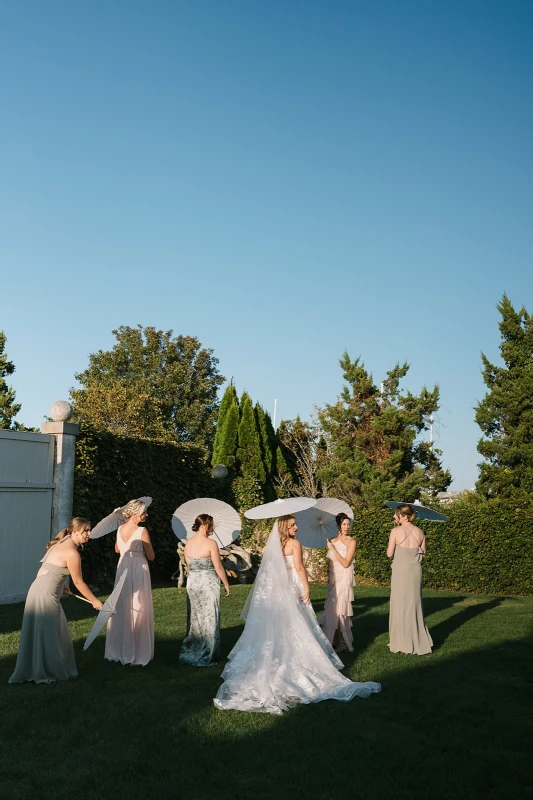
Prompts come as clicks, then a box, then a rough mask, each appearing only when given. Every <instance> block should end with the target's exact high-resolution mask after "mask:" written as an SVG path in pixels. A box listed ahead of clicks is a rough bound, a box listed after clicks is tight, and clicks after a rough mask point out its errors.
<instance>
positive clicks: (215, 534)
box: [213, 530, 224, 549]
mask: <svg viewBox="0 0 533 800" xmlns="http://www.w3.org/2000/svg"><path fill="white" fill-rule="evenodd" d="M213 535H214V536H216V538H217V541H218V543H219V544H220V546H221V548H222V549H224V545H223V544H222V542H221V541H220V539H219V536H218V534H217V532H216V531H215V530H214V531H213Z"/></svg>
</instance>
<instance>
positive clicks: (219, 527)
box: [172, 497, 241, 547]
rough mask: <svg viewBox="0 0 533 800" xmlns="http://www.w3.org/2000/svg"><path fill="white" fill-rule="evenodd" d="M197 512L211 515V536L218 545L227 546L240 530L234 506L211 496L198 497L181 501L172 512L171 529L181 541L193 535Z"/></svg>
mask: <svg viewBox="0 0 533 800" xmlns="http://www.w3.org/2000/svg"><path fill="white" fill-rule="evenodd" d="M198 514H209V516H210V517H213V525H214V529H215V532H214V534H213V538H214V539H215V541H216V543H217V544H218V546H219V547H227V545H228V544H231V543H232V542H234V541H235V539H236V538H237V537H238V535H239V533H240V532H241V518H240V517H239V515H238V514H237V512H236V511H235V509H234V508H232V507H231V506H230V505H228V503H223V502H222V500H216V499H215V498H213V497H199V498H197V499H196V500H188V501H187V502H186V503H183V505H181V506H179V507H178V508H177V509H176V510H175V511H174V513H173V514H172V530H173V531H174V533H175V534H176V536H177V537H178V539H181V541H182V542H185V541H186V540H187V539H189V538H190V537H191V536H194V531H193V530H192V526H193V525H194V520H195V519H196V517H197V516H198Z"/></svg>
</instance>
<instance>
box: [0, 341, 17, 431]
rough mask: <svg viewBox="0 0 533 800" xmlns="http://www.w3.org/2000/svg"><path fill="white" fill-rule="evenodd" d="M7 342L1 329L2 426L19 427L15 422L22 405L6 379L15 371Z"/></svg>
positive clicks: (0, 380) (0, 419)
mask: <svg viewBox="0 0 533 800" xmlns="http://www.w3.org/2000/svg"><path fill="white" fill-rule="evenodd" d="M6 342H7V338H6V336H5V334H4V332H3V331H0V428H15V429H17V428H21V427H22V426H19V425H18V424H17V423H16V422H15V417H16V416H17V414H18V413H19V411H20V409H21V406H20V404H19V403H15V390H14V389H13V388H12V387H11V386H8V385H7V383H6V381H5V378H6V377H7V376H8V375H13V373H14V372H15V365H14V364H13V362H12V361H9V360H8V358H7V355H6V354H5V348H6Z"/></svg>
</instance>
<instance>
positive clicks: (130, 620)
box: [105, 553, 154, 667]
mask: <svg viewBox="0 0 533 800" xmlns="http://www.w3.org/2000/svg"><path fill="white" fill-rule="evenodd" d="M126 569H127V575H126V580H125V582H124V586H123V587H122V591H121V593H120V595H119V598H118V601H117V605H116V609H115V614H114V616H112V617H111V618H110V620H109V622H108V624H107V634H106V640H105V658H107V659H109V661H120V663H121V664H131V665H132V666H137V665H140V666H143V667H144V666H146V664H148V663H149V662H150V661H151V660H152V659H153V657H154V609H153V603H152V583H151V581H150V569H149V567H148V562H147V560H146V558H145V557H144V555H142V554H134V555H128V553H126V554H125V555H124V556H123V557H122V558H121V559H120V561H119V562H118V567H117V574H116V578H115V586H116V584H117V581H118V580H119V578H120V576H121V575H122V573H123V572H124V571H125V570H126Z"/></svg>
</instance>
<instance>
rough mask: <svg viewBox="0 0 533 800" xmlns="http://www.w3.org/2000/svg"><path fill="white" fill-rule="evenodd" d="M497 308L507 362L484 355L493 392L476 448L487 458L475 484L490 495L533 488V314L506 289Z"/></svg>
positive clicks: (483, 408)
mask: <svg viewBox="0 0 533 800" xmlns="http://www.w3.org/2000/svg"><path fill="white" fill-rule="evenodd" d="M498 311H499V312H500V314H501V317H502V318H501V321H500V322H499V328H500V333H501V339H502V341H501V344H500V353H501V357H502V359H503V366H495V365H494V364H491V363H490V361H489V360H488V358H487V357H486V356H485V355H484V354H482V355H481V358H482V360H483V380H484V381H485V384H486V385H487V387H488V392H487V394H486V395H485V397H484V398H483V400H482V401H481V402H480V403H479V404H478V405H477V406H476V408H475V411H476V422H477V424H478V425H479V427H480V428H481V430H482V432H483V434H484V438H482V439H480V441H479V444H478V448H477V449H478V452H479V453H480V454H481V455H482V456H483V457H484V458H485V459H486V460H485V462H484V463H482V464H480V465H479V479H478V482H477V484H476V488H477V490H478V491H479V492H480V493H482V494H484V495H486V496H487V497H504V498H505V497H508V498H513V499H517V500H518V499H520V498H523V499H526V498H530V497H531V494H532V493H533V394H532V387H533V315H531V314H528V312H527V311H526V309H525V308H524V307H522V308H521V309H520V310H519V311H516V310H515V309H514V308H513V305H512V303H511V301H510V300H509V298H508V297H507V295H505V294H504V295H503V298H502V300H501V302H500V303H499V304H498Z"/></svg>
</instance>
